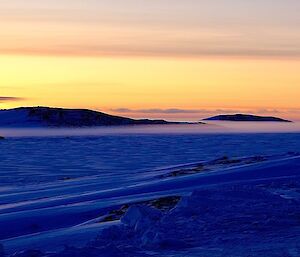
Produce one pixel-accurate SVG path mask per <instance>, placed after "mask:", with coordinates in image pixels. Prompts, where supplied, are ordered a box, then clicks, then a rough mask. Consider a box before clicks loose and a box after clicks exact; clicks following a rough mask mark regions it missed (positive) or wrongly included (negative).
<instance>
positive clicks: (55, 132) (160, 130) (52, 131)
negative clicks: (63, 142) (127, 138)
mask: <svg viewBox="0 0 300 257" xmlns="http://www.w3.org/2000/svg"><path fill="white" fill-rule="evenodd" d="M277 132H278V133H284V132H299V133H300V122H297V123H278V122H221V121H218V122H216V121H214V122H208V123H207V124H206V125H203V124H195V125H150V126H142V125H137V126H118V127H95V128H24V129H23V128H2V129H1V128H0V135H1V136H4V137H58V136H62V137H64V136H102V135H124V134H205V133H277Z"/></svg>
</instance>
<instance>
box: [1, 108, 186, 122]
mask: <svg viewBox="0 0 300 257" xmlns="http://www.w3.org/2000/svg"><path fill="white" fill-rule="evenodd" d="M153 124H156V125H163V124H180V122H168V121H165V120H148V119H139V120H138V119H131V118H127V117H121V116H114V115H109V114H106V113H103V112H98V111H93V110H88V109H65V108H51V107H40V106H39V107H20V108H15V109H7V110H0V127H95V126H121V125H153Z"/></svg>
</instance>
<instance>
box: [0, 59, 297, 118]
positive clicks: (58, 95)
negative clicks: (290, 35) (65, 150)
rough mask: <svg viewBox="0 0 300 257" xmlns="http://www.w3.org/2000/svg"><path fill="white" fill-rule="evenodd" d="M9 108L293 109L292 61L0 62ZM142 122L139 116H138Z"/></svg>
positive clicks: (0, 87)
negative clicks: (12, 99) (16, 98)
mask: <svg viewBox="0 0 300 257" xmlns="http://www.w3.org/2000/svg"><path fill="white" fill-rule="evenodd" d="M0 60H1V61H0V72H1V77H0V91H1V93H0V96H14V97H21V98H24V99H23V100H20V101H16V102H2V103H0V108H9V107H15V106H24V105H26V106H36V105H43V106H59V107H70V108H71V107H72V108H73V107H75V108H93V109H98V110H104V111H107V110H110V109H113V108H132V109H146V108H184V109H195V108H275V109H276V108H299V107H300V104H299V85H300V76H299V71H300V70H299V67H300V61H299V60H274V59H272V60H263V59H261V60H255V59H232V58H231V59H230V58H208V57H207V58H202V59H197V58H194V59H193V58H190V59H189V58H150V57H148V58H132V57H131V58H129V57H128V58H127V57H119V58H117V57H115V58H108V57H105V58H100V57H97V58H91V57H66V56H65V57H49V56H44V57H41V56H17V55H15V56H13V55H1V56H0ZM142 116H145V115H142Z"/></svg>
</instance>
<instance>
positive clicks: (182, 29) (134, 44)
mask: <svg viewBox="0 0 300 257" xmlns="http://www.w3.org/2000/svg"><path fill="white" fill-rule="evenodd" d="M299 13H300V1H299V0H251V1H249V0H209V1H202V0H26V1H24V0H1V1H0V21H1V22H0V108H12V107H18V106H37V105H42V106H53V107H68V108H90V109H96V110H101V111H105V112H109V113H112V114H117V115H124V116H130V117H149V118H167V119H171V120H197V119H200V118H203V117H206V116H210V115H213V114H216V113H234V112H248V113H249V112H250V113H254V114H262V115H275V116H281V117H286V118H290V119H295V120H300V101H299V98H300V15H299Z"/></svg>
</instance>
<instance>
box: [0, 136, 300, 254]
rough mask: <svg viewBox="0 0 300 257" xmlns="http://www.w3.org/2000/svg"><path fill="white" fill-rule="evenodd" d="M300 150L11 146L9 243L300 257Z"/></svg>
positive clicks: (38, 141) (55, 141)
mask: <svg viewBox="0 0 300 257" xmlns="http://www.w3.org/2000/svg"><path fill="white" fill-rule="evenodd" d="M299 149H300V134H296V133H293V134H284V133H280V134H215V135H213V134H211V135H209V134H181V135H179V134H178V135H166V134H159V135H114V136H113V135H105V136H104V135H103V136H97V137H67V138H66V137H56V138H53V137H52V138H49V137H40V138H33V137H31V138H8V139H6V140H3V141H1V142H0V158H1V159H0V164H1V168H0V242H1V244H2V245H3V246H4V250H5V252H6V253H7V254H8V256H10V255H13V254H15V255H14V256H26V257H27V256H55V257H58V256H62V257H65V256H70V257H71V256H72V257H73V256H75V257H76V256H113V257H117V256H133V257H135V256H176V257H177V256H230V257H231V256H233V257H235V256H237V257H238V256H243V257H244V256H271V257H272V256H278V257H279V256H280V257H281V256H295V257H296V256H300V219H299V217H300V205H299V203H300V202H299V201H300V157H299V154H298V153H297V151H298V150H299ZM224 156H226V157H224ZM170 196H176V197H179V198H180V200H179V202H178V203H177V202H176V201H175V202H174V199H176V198H166V197H170ZM179 198H178V199H179ZM155 199H158V200H156V203H155V204H154V202H153V200H155ZM170 199H173V200H172V202H171V200H170ZM168 204H169V205H170V206H171V208H165V207H166V205H168ZM174 206H175V207H174ZM66 246H67V247H66ZM30 249H34V251H33V250H30ZM28 250H30V251H28ZM22 251H23V252H22ZM1 254H2V253H1V247H0V256H1ZM2 255H3V254H2Z"/></svg>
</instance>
